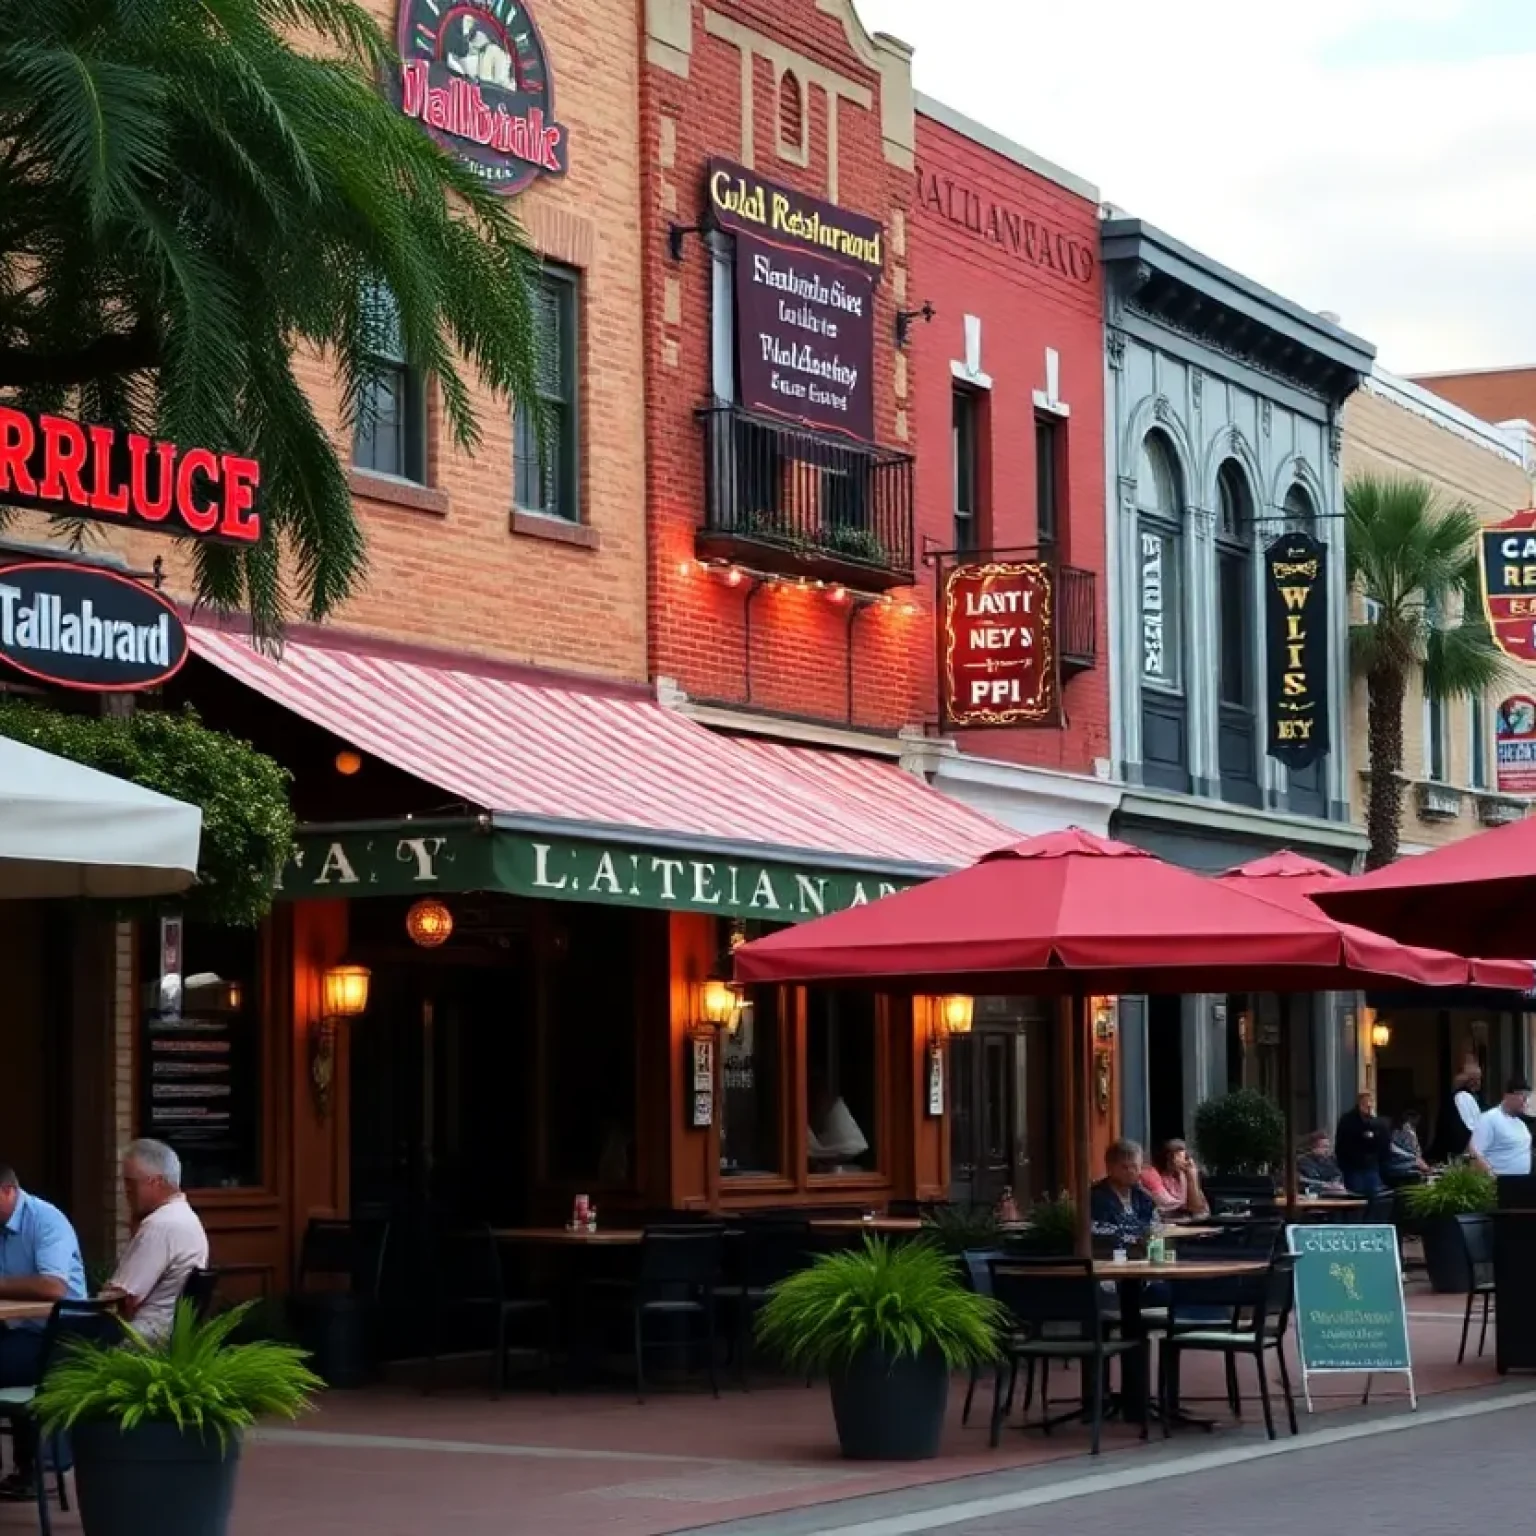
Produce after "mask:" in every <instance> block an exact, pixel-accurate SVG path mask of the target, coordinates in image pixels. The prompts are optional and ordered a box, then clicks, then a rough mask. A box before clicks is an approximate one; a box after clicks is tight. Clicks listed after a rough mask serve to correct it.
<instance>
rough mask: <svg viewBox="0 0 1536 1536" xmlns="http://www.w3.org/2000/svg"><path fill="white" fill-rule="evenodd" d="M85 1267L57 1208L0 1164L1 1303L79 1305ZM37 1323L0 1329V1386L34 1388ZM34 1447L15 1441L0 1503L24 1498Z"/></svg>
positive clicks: (0, 1484) (39, 1340) (39, 1348)
mask: <svg viewBox="0 0 1536 1536" xmlns="http://www.w3.org/2000/svg"><path fill="white" fill-rule="evenodd" d="M84 1297H85V1264H84V1263H83V1261H82V1260H81V1258H80V1240H79V1238H77V1237H76V1236H75V1229H74V1228H73V1227H72V1226H71V1225H70V1224H69V1218H68V1217H67V1216H65V1214H64V1213H63V1211H61V1210H59V1208H58V1207H57V1206H54V1205H49V1203H48V1202H47V1201H46V1200H39V1199H38V1197H37V1196H36V1195H29V1194H28V1193H27V1192H26V1191H25V1190H24V1189H23V1188H22V1187H21V1185H20V1184H19V1183H18V1182H17V1179H16V1173H15V1170H14V1169H12V1168H11V1167H10V1166H9V1165H8V1164H4V1163H0V1301H47V1302H53V1301H65V1300H70V1301H80V1300H83V1299H84ZM42 1352H43V1324H42V1323H41V1322H23V1323H7V1324H4V1325H0V1387H31V1386H36V1385H37V1380H38V1375H39V1368H40V1366H41V1364H42ZM32 1469H33V1446H32V1445H31V1443H30V1442H29V1440H28V1437H27V1436H26V1435H24V1434H18V1435H17V1436H16V1470H15V1471H14V1472H13V1473H12V1474H11V1475H10V1476H9V1477H7V1478H4V1479H0V1499H28V1500H30V1499H31V1498H32V1497H33V1496H34V1495H33V1487H32Z"/></svg>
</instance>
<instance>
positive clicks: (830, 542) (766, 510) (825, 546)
mask: <svg viewBox="0 0 1536 1536" xmlns="http://www.w3.org/2000/svg"><path fill="white" fill-rule="evenodd" d="M699 416H700V419H701V421H702V422H703V424H704V476H705V510H704V526H703V527H702V528H701V529H700V530H699V535H698V542H697V548H698V552H699V555H700V557H701V558H703V559H724V560H739V561H741V562H743V563H749V564H752V565H754V566H759V567H763V568H766V569H768V570H772V571H776V572H780V571H781V572H784V573H786V574H792V575H801V576H809V577H814V578H816V579H819V580H828V581H837V582H841V583H843V584H844V585H847V586H850V587H855V588H859V589H862V590H867V591H884V590H885V589H887V588H889V587H904V586H910V585H911V584H912V582H913V580H914V572H913V557H912V549H913V531H912V530H913V489H912V457H911V455H910V454H904V453H893V452H891V451H889V450H888V449H884V448H877V447H875V446H873V445H866V444H862V443H853V442H848V443H845V442H841V441H838V440H837V439H835V438H830V437H826V436H823V435H821V434H818V433H812V432H807V431H804V430H802V429H801V428H798V427H792V426H786V425H784V424H782V423H779V422H774V421H768V420H766V419H765V418H763V417H761V416H751V415H748V414H747V413H746V412H745V411H742V410H740V409H738V408H737V407H736V406H733V405H712V406H708V407H706V408H705V409H704V410H702V411H700V412H699Z"/></svg>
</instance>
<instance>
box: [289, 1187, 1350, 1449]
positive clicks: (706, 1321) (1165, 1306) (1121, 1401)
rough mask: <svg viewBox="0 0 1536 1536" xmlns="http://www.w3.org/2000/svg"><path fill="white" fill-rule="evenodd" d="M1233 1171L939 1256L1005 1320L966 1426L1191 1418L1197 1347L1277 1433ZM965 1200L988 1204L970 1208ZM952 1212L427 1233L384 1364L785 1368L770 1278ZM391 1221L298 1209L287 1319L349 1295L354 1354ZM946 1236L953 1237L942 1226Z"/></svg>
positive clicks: (1269, 1330) (630, 1382)
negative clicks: (409, 1339) (1108, 1222)
mask: <svg viewBox="0 0 1536 1536" xmlns="http://www.w3.org/2000/svg"><path fill="white" fill-rule="evenodd" d="M1241 1190H1242V1192H1241V1193H1234V1194H1233V1195H1232V1196H1231V1197H1230V1198H1227V1197H1223V1196H1222V1194H1221V1189H1220V1184H1219V1181H1218V1184H1217V1188H1216V1193H1215V1198H1214V1199H1213V1202H1212V1211H1211V1213H1210V1214H1209V1215H1208V1216H1203V1217H1201V1218H1199V1219H1196V1220H1189V1221H1185V1222H1172V1223H1169V1224H1168V1225H1167V1226H1166V1227H1164V1228H1160V1229H1159V1234H1158V1235H1159V1237H1161V1238H1162V1239H1163V1240H1164V1243H1165V1251H1164V1252H1163V1253H1162V1254H1160V1255H1158V1256H1157V1257H1156V1259H1155V1260H1154V1258H1152V1257H1150V1256H1149V1255H1148V1254H1147V1253H1146V1252H1145V1251H1144V1250H1141V1249H1137V1248H1135V1247H1133V1248H1132V1249H1131V1250H1130V1251H1129V1252H1117V1251H1115V1244H1114V1243H1113V1241H1112V1240H1109V1239H1103V1240H1096V1241H1095V1244H1094V1252H1093V1254H1092V1256H1091V1257H1088V1258H1072V1257H1070V1256H1069V1255H1067V1254H1066V1253H1063V1252H1060V1251H1044V1250H1043V1249H1042V1246H1041V1243H1040V1241H1039V1239H1038V1238H1037V1236H1036V1235H1035V1234H1034V1233H1032V1231H1031V1229H1030V1224H1029V1223H1028V1222H1027V1221H1022V1222H1014V1223H1002V1224H999V1225H998V1226H997V1230H996V1234H995V1239H994V1242H993V1245H992V1246H990V1247H988V1248H984V1249H983V1248H968V1249H964V1250H962V1251H960V1252H956V1253H954V1264H955V1269H956V1272H957V1274H959V1275H960V1276H961V1277H962V1279H963V1280H964V1282H965V1283H966V1284H968V1285H969V1286H971V1287H972V1288H973V1289H976V1290H979V1291H981V1292H983V1293H984V1294H989V1295H993V1296H995V1297H996V1298H997V1299H998V1300H999V1301H1000V1302H1002V1303H1003V1305H1004V1306H1005V1307H1006V1308H1007V1313H1008V1316H1009V1319H1010V1321H1009V1326H1008V1329H1007V1333H1006V1339H1005V1344H1004V1350H1003V1354H1002V1358H1001V1359H1000V1361H999V1362H998V1364H997V1366H996V1369H995V1371H994V1370H990V1369H988V1370H982V1369H977V1370H973V1371H972V1372H971V1373H970V1375H969V1379H968V1381H967V1382H966V1383H965V1386H966V1390H965V1405H964V1411H963V1414H962V1422H963V1424H965V1425H966V1426H969V1425H971V1423H972V1421H973V1419H974V1420H975V1421H976V1423H977V1432H978V1433H985V1434H986V1435H987V1439H988V1443H989V1444H990V1445H992V1446H993V1447H996V1446H997V1445H998V1444H999V1443H1000V1440H1001V1436H1002V1434H1003V1431H1004V1429H1005V1428H1006V1427H1007V1425H1008V1424H1009V1423H1010V1422H1011V1423H1013V1424H1015V1425H1017V1426H1018V1427H1021V1428H1028V1429H1029V1430H1030V1431H1031V1432H1039V1433H1044V1434H1047V1435H1051V1434H1055V1435H1062V1434H1067V1433H1070V1432H1071V1431H1070V1430H1069V1429H1068V1428H1067V1426H1068V1425H1069V1424H1076V1423H1077V1422H1078V1421H1081V1428H1082V1430H1083V1431H1084V1433H1086V1435H1087V1436H1088V1437H1089V1441H1090V1443H1091V1446H1092V1448H1094V1449H1096V1448H1097V1446H1098V1444H1099V1439H1100V1434H1101V1428H1102V1425H1103V1424H1104V1423H1105V1422H1106V1421H1113V1420H1117V1419H1118V1420H1120V1421H1123V1422H1126V1423H1133V1424H1136V1425H1138V1426H1140V1430H1141V1432H1143V1433H1145V1432H1146V1430H1147V1426H1148V1425H1153V1426H1157V1427H1158V1428H1159V1431H1160V1433H1162V1434H1168V1433H1169V1432H1171V1431H1172V1430H1173V1429H1178V1428H1186V1427H1190V1426H1195V1427H1199V1428H1203V1429H1210V1428H1212V1427H1213V1426H1214V1424H1215V1423H1216V1422H1217V1420H1216V1419H1215V1418H1213V1417H1200V1416H1196V1415H1194V1414H1192V1413H1191V1412H1189V1411H1187V1409H1186V1408H1185V1407H1184V1406H1183V1405H1181V1402H1180V1396H1179V1381H1180V1375H1181V1371H1180V1366H1181V1365H1182V1362H1183V1360H1184V1359H1185V1358H1187V1357H1188V1356H1189V1355H1191V1354H1195V1353H1198V1354H1202V1355H1210V1354H1214V1355H1216V1356H1217V1357H1219V1358H1220V1360H1221V1361H1222V1364H1223V1371H1224V1375H1223V1381H1224V1387H1223V1397H1224V1402H1223V1403H1222V1404H1221V1405H1220V1406H1221V1407H1222V1408H1223V1409H1224V1410H1225V1413H1226V1414H1227V1415H1229V1416H1231V1417H1232V1418H1233V1419H1234V1421H1235V1419H1236V1417H1237V1416H1238V1415H1239V1414H1240V1413H1241V1411H1242V1408H1243V1406H1244V1404H1245V1402H1246V1403H1247V1404H1249V1405H1250V1406H1251V1405H1252V1404H1253V1403H1254V1401H1255V1400H1256V1401H1257V1402H1258V1404H1259V1406H1260V1408H1261V1409H1262V1414H1263V1419H1264V1422H1265V1423H1266V1425H1267V1426H1268V1427H1269V1429H1270V1432H1271V1433H1272V1434H1274V1433H1278V1423H1279V1421H1278V1420H1277V1418H1276V1414H1275V1409H1276V1408H1277V1407H1281V1408H1283V1409H1284V1412H1285V1420H1284V1422H1285V1423H1286V1424H1288V1425H1289V1426H1290V1427H1291V1428H1292V1431H1293V1432H1294V1426H1295V1406H1294V1402H1293V1399H1292V1393H1291V1379H1290V1375H1289V1371H1288V1368H1287V1367H1286V1366H1285V1365H1284V1364H1281V1368H1280V1375H1279V1380H1280V1383H1281V1393H1280V1399H1279V1402H1278V1403H1277V1404H1272V1403H1271V1400H1270V1390H1269V1373H1268V1372H1267V1371H1266V1370H1265V1369H1264V1368H1263V1365H1264V1363H1265V1362H1266V1360H1273V1361H1275V1362H1277V1363H1281V1362H1284V1361H1285V1349H1284V1346H1283V1344H1282V1341H1283V1340H1284V1338H1285V1335H1286V1331H1287V1326H1288V1321H1289V1316H1290V1309H1291V1289H1290V1266H1291V1264H1292V1262H1293V1261H1292V1260H1291V1259H1290V1258H1289V1256H1287V1255H1286V1254H1285V1253H1284V1252H1283V1249H1284V1246H1285V1239H1284V1228H1285V1210H1284V1205H1283V1192H1282V1191H1280V1190H1279V1189H1278V1188H1277V1187H1276V1186H1275V1185H1274V1184H1273V1183H1272V1182H1268V1183H1267V1198H1260V1197H1259V1195H1258V1194H1256V1192H1255V1189H1254V1186H1253V1183H1252V1181H1248V1182H1247V1183H1245V1184H1244V1185H1243V1186H1242V1187H1241ZM1365 1204H1366V1203H1365V1202H1362V1201H1353V1200H1345V1199H1340V1200H1319V1201H1305V1202H1302V1203H1301V1205H1300V1206H1299V1207H1298V1210H1297V1219H1298V1220H1315V1221H1328V1220H1335V1219H1345V1218H1347V1217H1349V1216H1350V1215H1352V1214H1353V1215H1355V1216H1356V1217H1357V1219H1358V1216H1359V1214H1360V1213H1361V1212H1363V1210H1364V1208H1365ZM958 1214H963V1213H958ZM972 1214H973V1217H974V1218H975V1219H978V1220H982V1221H985V1220H986V1213H972ZM956 1215H957V1213H956V1212H955V1211H954V1208H952V1207H949V1206H947V1205H945V1204H943V1203H929V1202H922V1203H919V1202H893V1203H892V1204H891V1205H890V1206H889V1207H888V1208H887V1209H886V1210H883V1211H880V1212H878V1213H877V1212H873V1211H869V1210H865V1209H863V1208H861V1207H856V1206H851V1207H846V1208H842V1209H836V1208H823V1209H820V1210H816V1211H812V1212H808V1211H806V1210H804V1209H799V1208H795V1209H786V1210H778V1211H774V1210H769V1211H754V1212H751V1213H738V1214H726V1215H716V1214H708V1213H689V1212H680V1211H657V1212H650V1213H644V1215H642V1216H641V1217H639V1218H637V1219H635V1220H633V1221H632V1222H631V1223H628V1224H625V1225H615V1226H612V1227H607V1226H595V1227H593V1228H592V1229H590V1230H588V1229H587V1228H586V1227H585V1225H577V1224H572V1225H570V1226H553V1227H528V1228H493V1227H489V1226H484V1227H478V1228H460V1229H457V1230H453V1231H445V1232H443V1233H442V1234H440V1236H439V1239H438V1247H437V1251H436V1253H435V1254H434V1265H433V1273H434V1278H433V1283H432V1286H431V1290H430V1300H429V1303H428V1310H427V1317H426V1332H425V1335H424V1336H423V1337H422V1340H421V1342H422V1345H423V1354H424V1358H415V1359H412V1360H409V1361H408V1362H406V1363H405V1364H403V1365H397V1366H396V1367H395V1368H394V1370H393V1374H396V1375H401V1374H402V1373H403V1374H404V1376H405V1377H406V1378H408V1379H410V1380H411V1381H413V1382H414V1383H415V1384H417V1385H418V1386H419V1387H420V1389H421V1390H422V1392H423V1393H425V1394H429V1395H432V1394H436V1393H439V1392H443V1391H448V1392H450V1393H462V1392H464V1391H473V1390H475V1382H476V1380H477V1379H478V1382H479V1384H480V1390H483V1391H484V1392H486V1393H487V1394H488V1395H489V1396H491V1397H497V1396H500V1395H501V1394H502V1393H504V1392H507V1391H509V1390H512V1391H515V1392H521V1393H524V1394H526V1393H533V1394H544V1393H555V1394H560V1395H562V1396H564V1395H569V1394H577V1395H581V1394H592V1393H599V1394H601V1393H605V1392H607V1393H612V1392H618V1391H626V1392H628V1391H632V1392H633V1395H634V1397H635V1398H636V1399H637V1400H639V1401H641V1402H645V1403H650V1402H653V1401H655V1400H657V1399H658V1397H660V1396H662V1395H663V1394H664V1395H665V1396H666V1397H668V1398H671V1397H673V1396H675V1395H676V1394H678V1393H690V1394H693V1393H713V1394H715V1395H717V1396H718V1395H719V1394H720V1393H721V1392H722V1391H725V1392H732V1393H735V1392H745V1391H751V1390H753V1389H754V1388H758V1387H762V1386H765V1385H771V1384H774V1383H782V1382H783V1381H784V1380H785V1379H786V1377H785V1373H784V1371H783V1368H782V1366H781V1364H780V1363H779V1362H777V1361H775V1360H773V1359H771V1358H764V1357H763V1355H762V1353H761V1352H760V1351H759V1350H758V1349H756V1348H755V1347H754V1343H753V1327H752V1325H753V1320H754V1318H755V1316H756V1314H757V1312H758V1311H759V1309H760V1308H761V1307H762V1305H763V1304H764V1302H765V1301H766V1299H767V1297H768V1295H769V1292H770V1288H771V1287H772V1286H774V1285H775V1284H776V1283H777V1282H779V1281H780V1280H782V1279H784V1278H785V1277H786V1276H788V1275H790V1274H793V1273H794V1272H796V1271H797V1270H799V1269H801V1268H803V1267H805V1266H806V1265H808V1264H810V1263H812V1262H814V1261H815V1259H816V1257H817V1256H818V1255H821V1254H825V1253H829V1252H833V1251H835V1250H837V1249H840V1248H847V1247H849V1246H858V1245H861V1244H862V1243H864V1241H865V1240H866V1238H869V1237H873V1238H875V1239H877V1240H881V1241H886V1242H891V1243H904V1242H912V1241H929V1242H943V1241H945V1237H946V1234H947V1225H948V1224H947V1222H946V1218H949V1219H950V1220H951V1221H952V1220H953V1219H954V1218H955V1216H956ZM389 1240H390V1239H389V1232H388V1229H387V1227H385V1226H383V1224H377V1223H375V1224H370V1223H366V1222H361V1223H344V1222H316V1223H313V1224H312V1225H311V1229H310V1232H309V1234H308V1239H307V1241H306V1244H305V1250H306V1251H305V1255H304V1257H303V1260H302V1261H301V1263H302V1267H303V1270H304V1273H303V1274H302V1275H301V1281H300V1290H299V1291H298V1293H297V1294H296V1296H295V1297H294V1303H295V1307H296V1313H297V1316H298V1317H299V1318H301V1319H302V1318H303V1317H304V1316H305V1315H306V1313H307V1312H309V1309H310V1308H311V1307H312V1306H313V1305H314V1304H316V1303H318V1304H319V1315H320V1316H322V1317H325V1318H327V1319H328V1320H329V1325H331V1326H334V1324H335V1322H336V1316H337V1309H338V1303H340V1302H341V1300H342V1298H343V1297H344V1296H345V1297H347V1298H348V1299H349V1301H350V1302H351V1303H352V1304H354V1305H355V1312H356V1322H357V1324H358V1325H359V1326H360V1327H362V1328H363V1329H364V1330H365V1332H364V1333H362V1334H359V1335H358V1336H357V1337H356V1338H355V1339H354V1341H353V1344H352V1346H351V1348H353V1349H354V1350H362V1351H364V1352H365V1354H370V1355H371V1351H372V1350H373V1348H374V1347H375V1346H376V1343H377V1340H378V1339H379V1337H380V1336H381V1334H382V1333H383V1332H384V1331H386V1329H384V1328H381V1326H380V1325H381V1324H383V1323H385V1322H386V1319H385V1318H384V1316H383V1314H384V1312H386V1311H387V1309H388V1298H387V1297H385V1296H384V1295H383V1294H381V1291H380V1279H381V1277H382V1275H383V1273H384V1258H385V1249H386V1247H387V1244H388V1242H389ZM947 1246H950V1247H951V1249H953V1238H952V1235H950V1241H949V1242H948V1244H947ZM342 1276H345V1278H346V1280H347V1281H348V1282H350V1283H349V1285H348V1288H347V1290H346V1291H344V1292H338V1291H337V1290H336V1289H335V1288H334V1285H330V1286H327V1285H325V1283H324V1282H326V1281H327V1280H329V1281H332V1282H335V1281H336V1280H338V1279H339V1278H341V1277H342ZM314 1315H315V1314H313V1313H310V1316H311V1327H313V1316H314ZM300 1329H301V1333H302V1329H303V1324H302V1322H301V1324H300ZM310 1342H311V1343H312V1344H314V1345H315V1346H316V1355H317V1360H318V1361H319V1363H320V1366H321V1369H322V1373H323V1374H330V1375H331V1376H332V1379H333V1381H334V1380H337V1379H338V1377H339V1382H340V1384H342V1385H354V1386H360V1385H363V1384H365V1383H367V1382H369V1381H372V1380H376V1379H377V1377H378V1373H379V1367H380V1362H379V1361H378V1360H377V1359H375V1358H371V1357H369V1358H363V1357H359V1356H356V1355H354V1356H352V1357H348V1358H342V1359H340V1360H337V1359H335V1358H333V1355H334V1344H328V1343H327V1340H326V1337H325V1334H324V1328H323V1327H322V1328H321V1330H320V1331H319V1332H318V1333H316V1334H312V1336H311V1340H310ZM1292 1358H1294V1351H1293V1353H1292ZM473 1362H478V1363H473ZM1053 1367H1054V1378H1053ZM1067 1371H1071V1375H1070V1376H1064V1373H1065V1372H1067ZM482 1372H483V1374H482ZM1064 1381H1065V1383H1066V1384H1065V1385H1064ZM1064 1391H1065V1392H1067V1393H1068V1399H1067V1400H1066V1401H1067V1403H1068V1406H1067V1407H1065V1408H1064V1407H1063V1402H1064V1399H1063V1396H1062V1394H1063V1392H1064ZM988 1392H990V1397H988V1396H987V1394H988ZM978 1397H981V1398H982V1399H983V1400H984V1402H983V1406H982V1407H981V1408H980V1409H977V1408H976V1406H975V1402H976V1399H977V1398H978Z"/></svg>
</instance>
